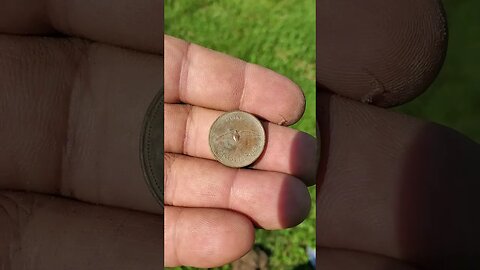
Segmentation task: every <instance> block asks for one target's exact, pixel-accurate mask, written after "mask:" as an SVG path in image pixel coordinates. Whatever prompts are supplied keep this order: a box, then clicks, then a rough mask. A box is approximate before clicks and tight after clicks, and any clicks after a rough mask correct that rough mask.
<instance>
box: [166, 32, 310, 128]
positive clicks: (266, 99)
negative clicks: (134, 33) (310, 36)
mask: <svg viewBox="0 0 480 270" xmlns="http://www.w3.org/2000/svg"><path fill="white" fill-rule="evenodd" d="M165 102H166V103H179V102H183V103H188V104H192V105H196V106H201V107H205V108H210V109H216V110H222V111H231V110H242V111H247V112H250V113H252V114H255V115H258V116H260V117H262V118H264V119H266V120H268V121H270V122H273V123H276V124H280V125H290V124H293V123H295V122H296V121H298V120H299V119H300V117H301V116H302V115H303V111H304V109H305V98H304V96H303V92H302V91H301V90H300V88H299V87H298V86H297V85H296V84H295V83H294V82H292V81H291V80H289V79H288V78H286V77H284V76H282V75H280V74H278V73H275V72H273V71H272V70H269V69H266V68H264V67H260V66H258V65H254V64H250V63H247V62H245V61H242V60H240V59H237V58H234V57H231V56H228V55H225V54H222V53H219V52H215V51H212V50H209V49H206V48H203V47H200V46H198V45H194V44H189V43H187V42H185V41H183V40H180V39H177V38H173V37H170V36H165Z"/></svg>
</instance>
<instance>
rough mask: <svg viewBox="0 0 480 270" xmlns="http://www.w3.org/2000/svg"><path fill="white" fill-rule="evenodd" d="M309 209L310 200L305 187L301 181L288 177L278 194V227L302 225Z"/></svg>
mask: <svg viewBox="0 0 480 270" xmlns="http://www.w3.org/2000/svg"><path fill="white" fill-rule="evenodd" d="M310 208H311V199H310V193H309V192H308V189H307V187H306V186H305V184H304V183H303V182H302V181H301V180H299V179H297V178H294V177H290V178H289V179H288V180H286V181H285V183H284V185H283V187H282V190H281V192H280V200H279V209H280V213H279V219H280V220H279V224H280V227H281V228H283V229H284V228H292V227H295V226H297V225H298V224H300V223H302V222H303V221H304V220H305V219H306V218H307V217H308V214H309V213H310Z"/></svg>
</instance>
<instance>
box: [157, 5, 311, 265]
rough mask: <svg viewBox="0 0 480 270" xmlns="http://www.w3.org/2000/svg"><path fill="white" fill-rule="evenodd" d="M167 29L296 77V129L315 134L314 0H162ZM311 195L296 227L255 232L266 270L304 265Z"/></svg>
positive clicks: (180, 35) (198, 42) (166, 31)
mask: <svg viewBox="0 0 480 270" xmlns="http://www.w3.org/2000/svg"><path fill="white" fill-rule="evenodd" d="M165 33H166V34H169V35H172V36H176V37H178V38H182V39H185V40H187V41H190V42H193V43H196V44H199V45H202V46H205V47H207V48H210V49H213V50H217V51H220V52H224V53H227V54H230V55H233V56H235V57H238V58H240V59H243V60H245V61H248V62H251V63H255V64H259V65H262V66H265V67H267V68H270V69H272V70H274V71H276V72H278V73H280V74H283V75H285V76H287V77H289V78H290V79H291V80H293V81H295V82H296V83H297V84H298V85H300V87H301V88H302V89H303V91H304V93H305V97H306V101H307V104H306V110H305V114H304V116H303V118H302V119H301V120H300V121H299V122H298V123H297V124H296V125H294V128H297V129H299V130H302V131H304V132H307V133H310V134H311V135H315V77H316V75H315V59H316V51H315V50H316V48H315V0H305V1H290V0H283V1H282V0H280V1H275V0H165ZM310 194H311V195H312V210H311V212H310V216H309V218H308V219H307V220H306V221H304V222H303V223H302V224H300V225H299V226H298V227H296V228H293V229H289V230H283V231H272V232H269V231H264V230H257V232H256V239H257V244H259V245H261V246H262V247H264V248H266V249H267V250H268V251H270V252H271V256H270V269H279V270H281V269H294V268H297V269H302V265H304V266H303V267H305V264H306V263H307V262H308V258H307V256H306V252H305V249H306V247H307V246H310V247H312V248H313V247H315V212H316V211H315V204H314V203H313V202H314V201H315V188H310ZM230 268H231V267H230V266H228V265H227V266H224V267H222V268H221V269H230ZM176 269H193V268H187V267H184V268H176Z"/></svg>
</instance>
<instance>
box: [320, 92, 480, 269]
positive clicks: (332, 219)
mask: <svg viewBox="0 0 480 270" xmlns="http://www.w3.org/2000/svg"><path fill="white" fill-rule="evenodd" d="M317 106H318V107H319V109H320V110H319V112H323V113H319V114H318V115H317V119H319V122H320V124H321V129H322V130H321V133H322V141H323V144H322V150H323V153H322V163H321V164H320V166H321V169H320V170H319V171H320V179H319V184H321V188H320V190H319V193H318V194H319V197H318V200H317V220H318V223H317V239H318V240H317V241H318V242H317V243H318V244H319V245H320V246H325V247H332V248H340V249H349V250H360V251H365V252H369V253H374V254H381V255H384V256H388V257H391V258H396V259H400V260H405V261H408V262H411V263H415V264H417V265H418V266H419V268H431V269H438V268H442V267H447V268H456V269H468V268H469V267H467V268H462V267H458V266H460V265H461V266H463V265H465V266H466V265H470V267H472V266H474V265H477V264H478V260H477V258H479V256H480V252H479V251H478V249H475V246H476V245H477V244H478V242H479V241H480V233H479V232H478V228H479V226H480V218H479V216H478V215H476V214H474V213H477V212H478V207H477V205H480V200H479V197H478V196H477V193H478V190H479V188H480V183H479V182H478V179H479V178H480V174H479V170H478V157H479V156H480V146H479V145H478V144H475V143H474V142H472V141H471V140H469V139H467V138H465V137H464V136H462V135H460V134H458V133H456V132H454V131H452V130H449V129H447V128H445V127H442V126H439V125H435V124H432V123H427V122H423V121H420V120H416V119H412V118H410V117H407V116H404V115H400V114H397V113H394V112H388V111H385V110H383V109H379V108H374V107H371V106H366V105H362V104H359V103H357V102H354V101H350V100H347V99H343V98H340V97H335V96H328V95H324V94H322V95H319V97H318V100H317ZM322 182H323V184H322ZM450 266H451V267H450ZM454 266H455V267H454Z"/></svg>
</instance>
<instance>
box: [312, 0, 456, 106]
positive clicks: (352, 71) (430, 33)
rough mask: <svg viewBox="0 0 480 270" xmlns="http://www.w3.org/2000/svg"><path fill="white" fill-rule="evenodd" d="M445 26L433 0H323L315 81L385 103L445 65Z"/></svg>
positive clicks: (423, 85)
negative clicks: (358, 1)
mask: <svg viewBox="0 0 480 270" xmlns="http://www.w3.org/2000/svg"><path fill="white" fill-rule="evenodd" d="M446 48H447V26H446V20H445V15H444V12H443V8H442V6H441V1H437V0H424V1H417V0H408V1H397V0H387V1H385V0H368V1H362V2H361V3H357V2H355V1H351V0H322V1H319V2H318V4H317V80H318V82H319V83H320V84H321V85H322V86H323V87H324V88H327V89H329V90H330V91H333V92H335V93H337V94H340V95H342V96H345V97H349V98H352V99H355V100H358V101H362V102H365V103H372V104H375V105H378V106H383V107H389V106H395V105H398V104H402V103H405V102H407V101H409V100H411V99H413V98H415V97H417V96H418V95H420V94H421V93H422V92H423V91H425V90H426V89H427V87H428V86H429V85H430V84H431V83H432V81H433V80H434V79H435V77H436V76H437V74H438V72H439V71H440V68H441V66H442V64H443V60H444V58H445V54H446Z"/></svg>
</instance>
